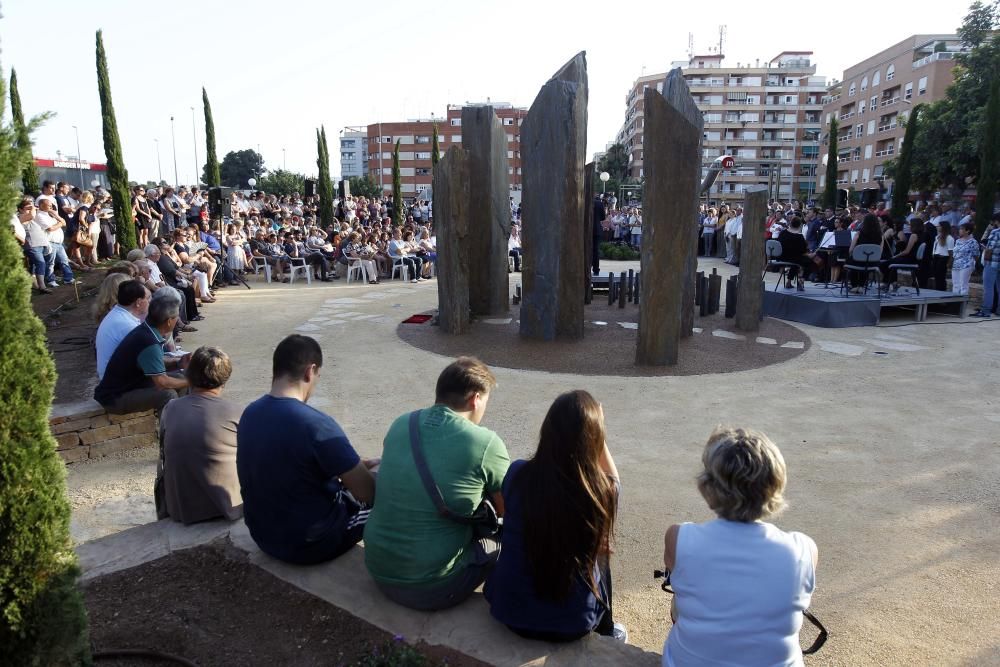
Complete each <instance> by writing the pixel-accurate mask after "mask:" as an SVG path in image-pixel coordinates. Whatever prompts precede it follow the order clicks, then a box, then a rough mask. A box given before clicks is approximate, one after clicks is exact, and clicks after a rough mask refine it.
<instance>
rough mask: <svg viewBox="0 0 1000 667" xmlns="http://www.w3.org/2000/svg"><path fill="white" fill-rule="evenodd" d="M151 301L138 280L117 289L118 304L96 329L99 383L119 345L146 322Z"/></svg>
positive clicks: (128, 281)
mask: <svg viewBox="0 0 1000 667" xmlns="http://www.w3.org/2000/svg"><path fill="white" fill-rule="evenodd" d="M139 252H140V253H141V252H142V251H141V250H140V251H139ZM149 298H150V293H149V290H148V289H146V286H145V285H143V284H142V283H141V282H140V281H138V280H126V281H125V282H123V283H122V284H120V285H119V286H118V304H117V305H116V306H115V307H114V308H112V309H111V310H110V311H108V314H107V315H105V316H104V319H102V320H101V325H100V326H99V327H97V340H96V347H97V377H98V379H100V378H103V377H104V369H105V368H107V367H108V362H109V361H110V360H111V355H112V354H113V353H114V351H115V349H116V348H117V347H118V344H119V343H121V342H122V339H124V338H125V336H127V335H128V334H129V333H130V332H131V331H132V330H133V329H135V328H136V327H137V326H139V325H140V324H142V321H143V320H144V319H146V314H147V313H148V312H149Z"/></svg>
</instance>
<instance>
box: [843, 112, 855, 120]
mask: <svg viewBox="0 0 1000 667" xmlns="http://www.w3.org/2000/svg"><path fill="white" fill-rule="evenodd" d="M853 117H854V112H853V111H852V112H851V113H845V114H841V115H840V120H847V119H848V118H853Z"/></svg>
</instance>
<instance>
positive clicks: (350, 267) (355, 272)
mask: <svg viewBox="0 0 1000 667" xmlns="http://www.w3.org/2000/svg"><path fill="white" fill-rule="evenodd" d="M351 280H360V281H361V282H364V280H365V267H364V265H363V264H362V263H361V260H360V259H358V258H356V257H353V258H352V257H348V258H347V284H348V285H350V284H351Z"/></svg>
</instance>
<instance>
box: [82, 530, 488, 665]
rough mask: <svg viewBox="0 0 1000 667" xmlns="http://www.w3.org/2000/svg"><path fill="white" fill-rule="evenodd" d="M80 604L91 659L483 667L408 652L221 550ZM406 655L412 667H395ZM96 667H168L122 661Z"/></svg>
mask: <svg viewBox="0 0 1000 667" xmlns="http://www.w3.org/2000/svg"><path fill="white" fill-rule="evenodd" d="M84 596H85V600H86V604H87V613H88V615H89V617H90V639H91V644H92V646H93V650H94V652H95V653H97V652H102V651H112V650H119V649H126V650H127V649H153V650H155V651H158V652H161V653H168V654H173V655H177V656H180V657H183V658H186V659H187V660H190V661H192V662H194V663H196V664H198V665H301V666H309V665H323V666H324V667H325V666H328V665H354V664H357V663H358V661H359V660H361V659H363V658H367V657H369V656H372V655H373V654H375V653H378V654H379V655H380V656H381V657H382V658H383V659H384V658H386V657H387V655H386V654H387V653H388V654H390V656H391V655H393V654H394V655H396V656H397V660H396V661H394V662H385V663H377V664H398V665H417V664H426V665H440V664H447V665H465V666H468V667H480V666H482V665H485V663H482V662H480V661H478V660H475V659H473V658H470V657H468V656H466V655H464V654H462V653H459V652H457V651H454V650H452V649H449V648H447V647H443V646H429V645H427V644H424V643H420V644H417V645H416V646H415V647H410V646H409V645H407V644H405V641H404V640H403V638H399V637H393V635H392V634H390V633H388V632H385V631H383V630H380V629H379V628H377V627H375V626H374V625H372V624H370V623H367V622H366V621H363V620H361V619H359V618H357V617H355V616H352V615H351V614H349V613H347V612H346V611H344V610H342V609H340V608H338V607H335V606H333V605H331V604H329V603H327V602H325V601H323V600H321V599H320V598H318V597H315V596H313V595H310V594H309V593H306V592H304V591H302V590H300V589H298V588H295V587H294V586H292V585H291V584H289V583H286V582H284V581H282V580H281V579H278V578H277V577H275V576H273V575H271V574H269V573H267V572H265V571H264V570H261V569H260V568H258V567H257V566H255V565H252V564H251V563H249V562H248V560H247V558H246V554H245V553H243V552H242V551H239V550H237V549H234V548H232V547H231V546H228V545H227V544H226V543H222V542H217V543H214V544H212V545H208V546H203V547H198V548H195V549H188V550H185V551H178V552H174V553H172V554H170V555H169V556H166V557H165V558H160V559H159V560H155V561H151V562H149V563H145V564H144V565H140V566H138V567H134V568H131V569H128V570H122V571H120V572H116V573H114V574H110V575H106V576H103V577H99V578H97V579H94V580H93V581H91V582H89V583H87V584H85V586H84ZM414 653H418V654H420V655H421V656H424V657H425V658H426V661H425V662H420V661H419V657H418V656H414V655H413V654H414ZM407 655H409V657H410V658H414V657H416V658H417V659H416V660H411V661H405V660H402V659H400V657H406V656H407ZM100 664H103V665H117V666H119V667H121V666H125V665H143V666H146V667H148V666H150V665H161V664H162V665H174V664H176V663H172V662H167V661H155V660H149V659H144V658H143V659H139V658H134V657H133V658H127V657H126V658H114V659H109V660H103V659H102V660H101V663H100Z"/></svg>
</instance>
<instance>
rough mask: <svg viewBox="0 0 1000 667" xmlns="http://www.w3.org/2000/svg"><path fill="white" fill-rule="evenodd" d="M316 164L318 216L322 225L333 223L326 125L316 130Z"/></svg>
mask: <svg viewBox="0 0 1000 667" xmlns="http://www.w3.org/2000/svg"><path fill="white" fill-rule="evenodd" d="M316 152H317V154H318V155H319V157H318V158H317V159H316V166H317V167H318V168H319V217H320V221H321V222H322V224H323V226H324V227H326V226H327V225H329V224H332V223H333V183H332V182H331V181H330V150H329V149H328V148H327V145H326V127H325V126H323V125H320V129H318V130H316Z"/></svg>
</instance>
